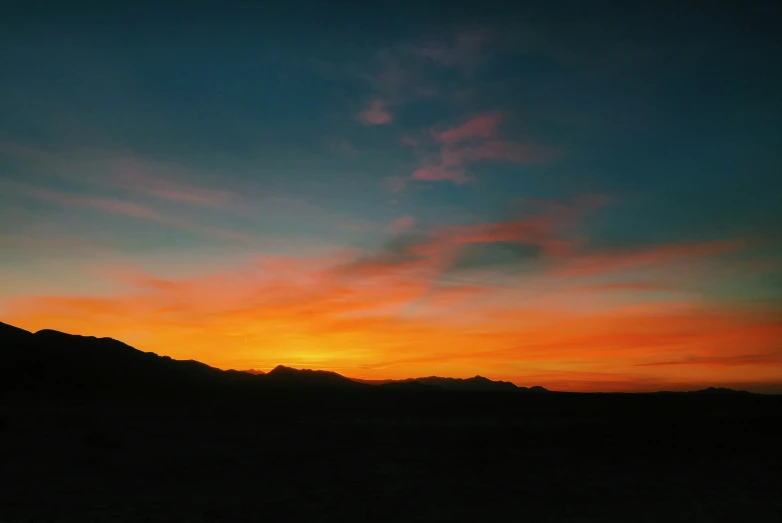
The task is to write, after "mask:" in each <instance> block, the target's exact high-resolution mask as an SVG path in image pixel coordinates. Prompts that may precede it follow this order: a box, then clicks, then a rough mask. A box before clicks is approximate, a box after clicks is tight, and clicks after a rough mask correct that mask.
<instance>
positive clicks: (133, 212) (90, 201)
mask: <svg viewBox="0 0 782 523" xmlns="http://www.w3.org/2000/svg"><path fill="white" fill-rule="evenodd" d="M17 187H18V188H20V189H22V191H23V192H24V193H25V194H27V195H29V196H32V197H34V198H38V199H39V200H44V201H48V202H52V203H56V204H58V205H65V206H71V207H83V208H88V209H95V210H99V211H104V212H108V213H111V214H117V215H120V216H128V217H131V218H138V219H142V220H148V221H152V222H156V223H160V224H163V225H168V226H170V227H175V228H180V229H185V230H191V231H195V232H199V233H202V234H207V235H210V236H216V237H220V238H226V239H230V240H234V241H239V242H242V243H249V242H252V241H253V240H254V238H253V237H252V236H249V235H247V234H244V233H240V232H236V231H231V230H227V229H223V228H220V227H214V226H211V225H202V224H199V223H195V222H192V221H189V220H186V219H183V218H179V217H176V216H171V215H168V214H163V213H161V212H159V211H157V210H155V209H152V208H150V207H148V206H145V205H141V204H137V203H134V202H128V201H124V200H119V199H116V198H101V197H96V196H73V195H70V194H64V193H58V192H53V191H47V190H43V189H36V188H31V187H27V186H17Z"/></svg>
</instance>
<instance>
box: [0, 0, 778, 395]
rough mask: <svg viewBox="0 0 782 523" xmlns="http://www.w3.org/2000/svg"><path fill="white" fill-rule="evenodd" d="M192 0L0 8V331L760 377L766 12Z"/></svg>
mask: <svg viewBox="0 0 782 523" xmlns="http://www.w3.org/2000/svg"><path fill="white" fill-rule="evenodd" d="M118 4H123V6H120V5H118ZM192 4H193V5H190V3H188V7H187V8H184V7H183V6H184V5H185V4H184V3H176V5H175V4H174V3H171V4H166V2H154V3H152V2H122V3H120V2H85V1H73V2H59V3H56V2H55V3H52V2H46V3H41V2H22V1H16V2H13V1H11V2H8V1H7V2H4V3H3V8H2V13H1V14H0V20H1V21H0V75H2V76H1V78H2V80H1V81H0V319H1V320H2V321H4V322H7V323H11V324H15V325H17V326H20V327H23V328H26V329H29V330H38V329H43V328H54V329H58V330H63V331H66V332H72V333H79V334H88V335H96V336H111V337H114V338H118V339H121V340H123V341H125V342H127V343H129V344H131V345H133V346H135V347H137V348H140V349H142V350H147V351H154V352H157V353H159V354H165V355H170V356H172V357H174V358H181V359H188V358H193V359H197V360H200V361H203V362H205V363H208V364H211V365H215V366H218V367H221V368H256V369H269V368H271V367H273V366H275V365H277V364H286V365H291V366H296V367H309V368H322V369H331V370H335V371H338V372H340V373H342V374H346V375H348V376H352V377H358V378H367V379H380V378H403V377H415V376H422V375H432V374H436V375H448V376H454V377H469V376H473V375H476V374H481V375H484V376H487V377H490V378H493V379H503V380H510V381H513V382H515V383H517V384H520V385H543V386H546V387H549V388H553V389H559V390H605V391H613V390H650V389H681V388H695V387H701V386H710V385H718V386H734V387H743V388H747V389H751V390H758V391H776V392H782V233H780V230H781V229H780V225H782V203H780V202H782V176H780V173H782V124H781V123H780V122H782V95H780V93H782V65H781V62H780V58H779V57H780V56H782V40H781V39H780V34H779V31H778V28H779V24H780V22H781V21H782V13H781V12H780V7H779V4H778V3H773V2H759V1H755V2H741V4H738V3H736V4H735V5H734V6H730V5H728V3H725V2H716V3H715V2H712V3H698V4H699V5H701V8H697V7H696V6H695V4H696V3H686V2H675V3H674V2H660V3H653V4H654V6H655V7H652V4H650V5H648V6H644V7H643V8H641V7H639V5H638V4H637V3H632V2H631V3H629V4H633V5H632V6H629V5H625V4H628V3H621V2H601V1H596V2H581V1H572V2H551V1H547V2H540V3H539V5H538V4H534V3H530V4H529V6H528V7H526V8H523V9H520V8H511V7H509V6H510V5H512V4H514V2H502V3H496V4H492V3H491V2H489V3H487V2H479V3H472V4H471V3H453V2H449V3H441V4H437V3H435V2H426V3H421V4H418V5H414V4H412V3H406V2H372V3H370V2H365V3H362V2H350V3H347V2H346V3H339V2H313V3H303V2H285V3H282V4H274V5H272V4H269V3H266V2H257V3H256V2H220V3H213V4H211V5H210V4H207V3H201V2H194V3H192ZM455 4H459V5H455ZM462 4H463V5H462ZM775 4H776V5H775ZM504 5H505V7H503V6H504ZM666 5H667V6H669V7H662V6H666ZM687 5H689V6H691V7H686V6H687ZM52 6H54V7H52ZM544 6H545V7H544ZM673 6H676V7H673ZM704 6H705V7H704Z"/></svg>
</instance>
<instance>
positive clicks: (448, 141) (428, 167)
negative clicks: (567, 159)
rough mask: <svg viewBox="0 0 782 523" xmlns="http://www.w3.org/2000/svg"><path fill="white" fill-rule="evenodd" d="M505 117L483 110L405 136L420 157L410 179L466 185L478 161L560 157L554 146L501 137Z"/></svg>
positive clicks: (533, 160) (538, 160) (536, 160)
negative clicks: (453, 124) (455, 123)
mask: <svg viewBox="0 0 782 523" xmlns="http://www.w3.org/2000/svg"><path fill="white" fill-rule="evenodd" d="M504 118H505V117H504V116H503V115H502V114H501V113H498V112H487V113H480V114H476V115H473V116H472V117H470V118H468V119H467V120H465V121H463V122H462V123H460V124H457V125H455V126H452V127H446V128H442V127H440V128H437V127H435V128H432V129H429V130H428V132H426V133H423V134H422V135H421V136H419V137H418V138H414V137H411V136H409V135H406V136H405V139H404V140H403V144H405V145H407V146H409V147H412V148H413V149H414V150H415V151H416V153H417V154H418V156H419V159H420V160H419V161H420V164H419V167H418V168H417V169H415V170H414V171H413V173H412V174H411V176H410V178H411V179H414V180H424V181H442V180H450V181H452V182H454V183H456V184H463V183H466V182H468V181H470V180H471V179H472V176H471V175H470V173H469V166H470V164H473V163H475V162H480V161H492V162H506V163H515V164H535V163H545V162H549V161H552V160H554V159H556V158H557V157H558V156H559V154H560V152H559V151H558V150H557V149H556V148H554V147H548V146H540V145H537V144H528V143H521V142H514V141H508V140H503V139H501V138H500V137H499V126H500V124H501V123H502V122H503V120H504ZM433 149H434V152H433Z"/></svg>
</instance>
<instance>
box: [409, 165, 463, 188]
mask: <svg viewBox="0 0 782 523" xmlns="http://www.w3.org/2000/svg"><path fill="white" fill-rule="evenodd" d="M410 177H411V178H412V179H414V180H422V181H427V182H440V181H443V180H450V181H452V182H453V183H455V184H457V185H461V184H463V183H467V182H469V181H470V177H469V176H467V174H465V173H464V171H462V170H460V169H453V168H450V167H449V166H445V165H435V166H433V167H421V168H418V169H416V170H415V171H413V174H412V175H411V176H410Z"/></svg>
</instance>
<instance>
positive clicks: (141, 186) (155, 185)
mask: <svg viewBox="0 0 782 523" xmlns="http://www.w3.org/2000/svg"><path fill="white" fill-rule="evenodd" d="M109 165H110V170H111V173H112V174H111V176H110V177H109V179H108V180H107V181H108V183H109V184H110V185H112V186H114V187H117V188H120V189H124V190H127V191H131V192H135V193H138V194H144V195H146V196H151V197H153V198H158V199H161V200H167V201H171V202H176V203H185V204H189V205H197V206H204V207H214V208H223V209H224V208H231V207H232V206H234V205H236V200H237V196H236V195H235V194H233V193H230V192H228V191H222V190H216V189H208V188H204V187H198V186H196V185H193V184H191V183H188V182H186V181H184V180H182V179H177V180H174V179H172V178H171V177H163V176H160V175H159V174H157V173H155V174H153V173H154V172H155V171H170V170H171V169H170V168H167V167H164V166H161V165H155V164H152V163H149V162H143V161H140V160H138V159H135V158H127V157H126V158H120V159H112V160H110V162H109Z"/></svg>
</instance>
